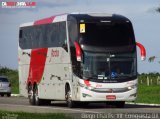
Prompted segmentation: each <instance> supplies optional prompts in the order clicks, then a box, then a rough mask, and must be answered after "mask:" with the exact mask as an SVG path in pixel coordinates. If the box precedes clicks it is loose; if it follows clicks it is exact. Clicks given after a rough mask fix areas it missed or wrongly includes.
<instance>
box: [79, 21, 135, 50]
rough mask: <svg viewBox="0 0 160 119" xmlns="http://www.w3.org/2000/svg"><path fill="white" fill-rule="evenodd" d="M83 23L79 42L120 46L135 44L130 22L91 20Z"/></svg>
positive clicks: (90, 44) (102, 45)
mask: <svg viewBox="0 0 160 119" xmlns="http://www.w3.org/2000/svg"><path fill="white" fill-rule="evenodd" d="M84 24H85V31H84V32H83V33H80V39H79V43H80V44H84V45H89V46H100V47H117V46H118V47H120V46H129V45H133V44H135V43H134V34H133V29H132V26H131V23H130V22H123V23H119V22H117V23H112V22H111V23H105V22H94V23H92V22H91V23H84ZM80 25H81V24H80ZM80 32H81V31H80Z"/></svg>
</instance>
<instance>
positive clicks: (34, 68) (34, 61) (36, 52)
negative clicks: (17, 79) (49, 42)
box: [28, 48, 48, 83]
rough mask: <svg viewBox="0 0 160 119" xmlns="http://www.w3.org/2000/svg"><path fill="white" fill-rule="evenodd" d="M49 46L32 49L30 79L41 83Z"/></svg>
mask: <svg viewBox="0 0 160 119" xmlns="http://www.w3.org/2000/svg"><path fill="white" fill-rule="evenodd" d="M47 51H48V48H40V49H32V51H31V60H30V68H29V76H28V81H31V82H32V83H34V82H37V83H39V82H40V81H41V79H42V75H43V72H44V67H45V62H46V57H47Z"/></svg>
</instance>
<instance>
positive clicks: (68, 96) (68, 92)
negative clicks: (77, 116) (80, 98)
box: [66, 86, 75, 108]
mask: <svg viewBox="0 0 160 119" xmlns="http://www.w3.org/2000/svg"><path fill="white" fill-rule="evenodd" d="M66 102H67V106H68V107H69V108H73V107H75V102H74V101H72V97H71V90H70V87H69V86H68V87H67V88H66Z"/></svg>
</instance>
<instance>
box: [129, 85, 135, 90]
mask: <svg viewBox="0 0 160 119" xmlns="http://www.w3.org/2000/svg"><path fill="white" fill-rule="evenodd" d="M135 88H137V84H135V85H132V86H128V90H132V89H135Z"/></svg>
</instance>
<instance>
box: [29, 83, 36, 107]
mask: <svg viewBox="0 0 160 119" xmlns="http://www.w3.org/2000/svg"><path fill="white" fill-rule="evenodd" d="M28 99H29V103H30V104H31V105H35V97H34V93H33V87H32V86H31V85H29V86H28Z"/></svg>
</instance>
